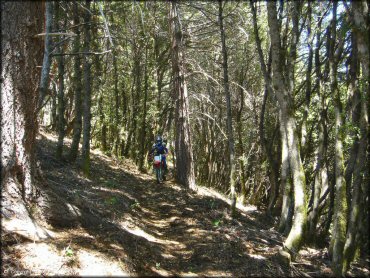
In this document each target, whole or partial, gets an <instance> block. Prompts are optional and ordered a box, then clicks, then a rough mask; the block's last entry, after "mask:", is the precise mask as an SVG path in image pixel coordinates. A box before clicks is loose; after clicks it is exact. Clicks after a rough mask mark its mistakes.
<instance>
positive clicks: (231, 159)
mask: <svg viewBox="0 0 370 278" xmlns="http://www.w3.org/2000/svg"><path fill="white" fill-rule="evenodd" d="M223 16H224V15H223V4H222V0H219V1H218V23H219V27H220V35H221V51H222V68H223V79H224V93H225V98H226V111H227V117H226V121H227V122H226V126H227V140H228V146H229V164H230V165H229V167H230V194H231V215H232V216H233V215H234V214H235V207H236V194H235V146H234V135H233V124H232V116H231V96H230V87H229V73H228V65H227V49H226V36H225V29H224V18H223Z"/></svg>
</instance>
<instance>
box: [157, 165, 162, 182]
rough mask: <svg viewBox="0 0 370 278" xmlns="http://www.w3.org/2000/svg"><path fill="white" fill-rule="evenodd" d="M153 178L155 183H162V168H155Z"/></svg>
mask: <svg viewBox="0 0 370 278" xmlns="http://www.w3.org/2000/svg"><path fill="white" fill-rule="evenodd" d="M155 177H156V179H157V183H161V182H162V181H163V176H162V167H158V168H155Z"/></svg>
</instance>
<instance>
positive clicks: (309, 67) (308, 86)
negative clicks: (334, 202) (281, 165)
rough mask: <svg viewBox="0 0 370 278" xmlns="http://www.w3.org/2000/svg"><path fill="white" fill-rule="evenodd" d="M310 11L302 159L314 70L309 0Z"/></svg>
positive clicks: (310, 16)
mask: <svg viewBox="0 0 370 278" xmlns="http://www.w3.org/2000/svg"><path fill="white" fill-rule="evenodd" d="M307 9H308V10H307V13H308V23H307V35H308V40H307V47H308V65H307V72H306V99H305V106H304V112H303V120H302V129H301V134H302V135H301V150H302V152H301V153H302V160H304V157H305V153H306V152H305V150H306V143H307V139H308V138H307V137H308V136H307V118H308V111H309V107H310V102H311V72H312V59H313V50H312V42H313V35H312V32H311V21H312V20H311V18H312V9H311V2H308V7H307Z"/></svg>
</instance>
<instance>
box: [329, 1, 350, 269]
mask: <svg viewBox="0 0 370 278" xmlns="http://www.w3.org/2000/svg"><path fill="white" fill-rule="evenodd" d="M336 16H337V2H333V20H332V22H331V31H330V32H331V33H330V35H331V37H330V38H331V39H330V52H329V57H328V59H329V65H330V89H331V92H332V93H333V95H334V98H335V100H334V105H335V106H334V109H335V202H334V216H335V218H334V223H333V235H332V239H331V243H330V251H331V252H330V253H331V255H332V268H333V271H334V273H335V274H336V275H341V274H342V266H343V248H344V243H345V237H346V226H347V197H346V182H345V179H344V159H343V133H342V132H341V131H340V129H341V128H342V126H343V120H342V115H341V113H342V103H341V100H340V92H339V88H338V83H337V82H338V81H337V66H338V60H339V59H338V57H337V56H336V55H335V54H336V53H334V51H335V43H336V21H337V18H336Z"/></svg>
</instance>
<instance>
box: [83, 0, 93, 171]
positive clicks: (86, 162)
mask: <svg viewBox="0 0 370 278" xmlns="http://www.w3.org/2000/svg"><path fill="white" fill-rule="evenodd" d="M90 2H91V0H86V7H85V8H86V10H85V14H84V51H85V52H86V53H87V52H89V51H90V40H91V38H90V21H91V14H90V10H89V9H90ZM83 70H84V78H83V79H84V106H83V142H82V165H81V166H82V170H83V171H84V173H85V175H87V176H89V175H90V131H91V64H90V59H89V56H88V55H85V57H84V64H83Z"/></svg>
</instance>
